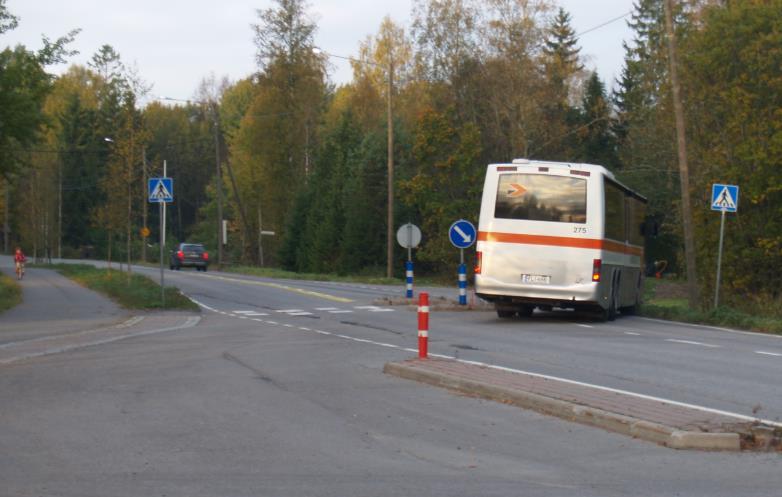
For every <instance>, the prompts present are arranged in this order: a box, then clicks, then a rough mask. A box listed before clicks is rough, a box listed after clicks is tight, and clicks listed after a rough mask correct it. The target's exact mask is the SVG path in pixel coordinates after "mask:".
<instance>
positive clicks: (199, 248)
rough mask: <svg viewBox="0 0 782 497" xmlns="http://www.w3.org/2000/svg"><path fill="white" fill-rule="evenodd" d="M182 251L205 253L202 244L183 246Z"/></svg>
mask: <svg viewBox="0 0 782 497" xmlns="http://www.w3.org/2000/svg"><path fill="white" fill-rule="evenodd" d="M182 250H183V251H184V252H198V253H201V252H203V251H204V246H203V245H201V244H200V243H199V244H195V243H188V244H185V245H182Z"/></svg>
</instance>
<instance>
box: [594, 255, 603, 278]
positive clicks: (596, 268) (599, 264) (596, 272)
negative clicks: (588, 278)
mask: <svg viewBox="0 0 782 497" xmlns="http://www.w3.org/2000/svg"><path fill="white" fill-rule="evenodd" d="M602 267H603V261H602V260H600V259H595V260H593V261H592V281H595V282H597V281H600V269H601V268H602Z"/></svg>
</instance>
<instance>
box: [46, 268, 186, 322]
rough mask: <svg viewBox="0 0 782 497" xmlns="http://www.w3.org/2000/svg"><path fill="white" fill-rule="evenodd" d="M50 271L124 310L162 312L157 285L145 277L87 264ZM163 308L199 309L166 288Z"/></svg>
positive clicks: (177, 293) (177, 292) (182, 296)
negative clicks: (101, 295) (110, 300)
mask: <svg viewBox="0 0 782 497" xmlns="http://www.w3.org/2000/svg"><path fill="white" fill-rule="evenodd" d="M42 267H46V268H48V269H54V270H55V271H57V272H59V273H60V274H62V275H64V276H67V277H68V278H70V279H72V280H73V281H75V282H77V283H79V284H80V285H83V286H85V287H87V288H89V289H90V290H94V291H96V292H99V293H102V294H104V295H106V296H107V297H109V298H111V299H112V300H114V301H115V302H117V303H118V304H120V305H121V306H123V307H125V308H127V309H141V310H152V309H164V307H163V305H162V302H161V301H160V285H158V284H157V283H155V282H154V281H152V280H151V279H149V278H147V277H146V276H143V275H140V274H136V273H132V274H131V275H130V280H128V273H124V272H120V271H117V270H113V269H99V268H96V267H94V266H90V265H87V264H52V265H46V266H42ZM165 309H183V310H194V311H197V310H199V308H198V306H197V305H196V304H195V303H193V302H192V301H191V300H190V299H188V298H187V297H185V296H184V295H182V293H181V292H180V291H179V289H178V288H176V287H173V286H167V287H166V306H165Z"/></svg>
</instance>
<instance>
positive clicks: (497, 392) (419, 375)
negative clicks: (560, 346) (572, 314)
mask: <svg viewBox="0 0 782 497" xmlns="http://www.w3.org/2000/svg"><path fill="white" fill-rule="evenodd" d="M383 372H384V373H386V374H389V375H393V376H398V377H400V378H404V379H408V380H414V381H419V382H422V383H428V384H430V385H434V386H438V387H443V388H447V389H449V390H454V391H456V392H459V393H463V394H465V395H471V396H476V397H480V398H483V399H487V400H494V401H497V402H502V403H505V404H511V405H514V406H517V407H522V408H525V409H531V410H533V411H536V412H540V413H543V414H548V415H551V416H556V417H558V418H562V419H565V420H568V421H575V422H577V423H582V424H586V425H590V426H596V427H598V428H603V429H605V430H608V431H612V432H615V433H620V434H622V435H628V436H631V437H633V438H639V439H641V440H647V441H649V442H654V443H657V444H660V445H663V446H666V447H670V448H672V449H697V450H726V451H727V450H730V451H738V450H741V437H740V435H739V434H738V433H705V432H694V431H683V430H680V429H677V428H673V427H670V426H664V425H661V424H658V423H653V422H650V421H645V420H642V419H637V418H632V417H628V416H624V415H622V414H617V413H613V412H608V411H604V410H602V409H596V408H593V407H588V406H584V405H579V404H575V403H572V402H567V401H564V400H560V399H554V398H551V397H545V396H543V395H539V394H535V393H530V392H524V391H520V390H514V389H510V388H505V387H500V386H496V385H491V384H489V383H485V382H481V381H476V380H468V379H464V378H458V377H454V376H449V375H447V374H443V373H439V372H434V371H422V370H420V369H416V368H414V367H411V366H409V365H407V364H405V363H392V362H389V363H387V364H386V365H385V366H384V367H383Z"/></svg>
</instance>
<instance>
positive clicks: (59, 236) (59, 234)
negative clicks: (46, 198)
mask: <svg viewBox="0 0 782 497" xmlns="http://www.w3.org/2000/svg"><path fill="white" fill-rule="evenodd" d="M57 183H58V188H57V258H58V259H62V157H60V158H58V159H57Z"/></svg>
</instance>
